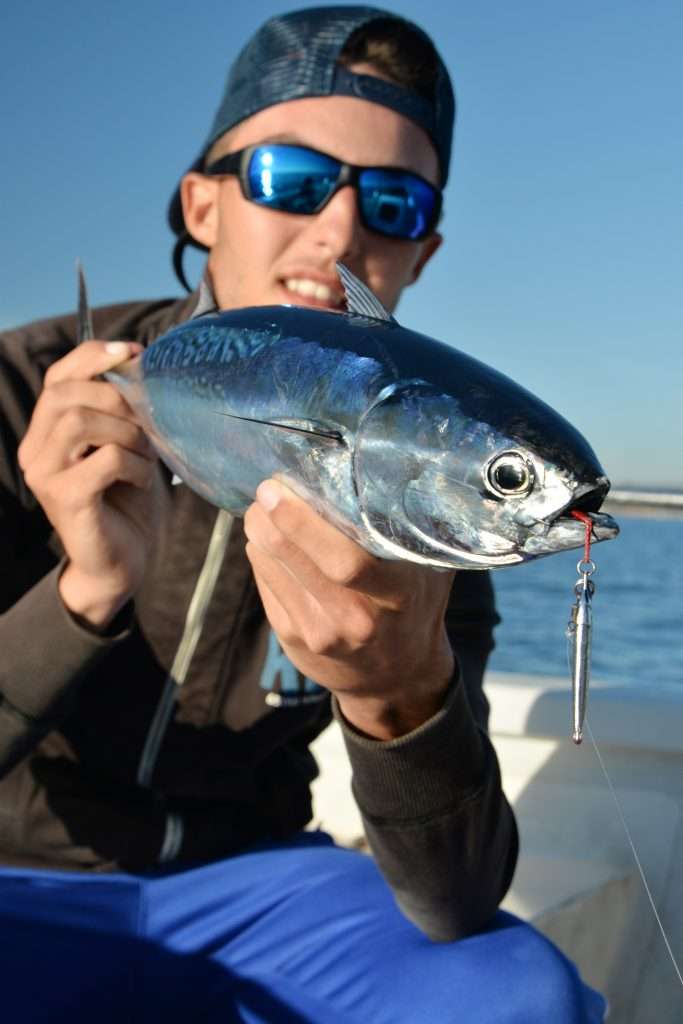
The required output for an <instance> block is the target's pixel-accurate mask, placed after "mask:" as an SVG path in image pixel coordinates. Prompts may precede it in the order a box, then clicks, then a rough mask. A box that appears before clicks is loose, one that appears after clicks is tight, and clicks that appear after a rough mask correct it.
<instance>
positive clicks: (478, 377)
mask: <svg viewBox="0 0 683 1024" xmlns="http://www.w3.org/2000/svg"><path fill="white" fill-rule="evenodd" d="M339 272H340V276H341V277H342V280H343V282H344V284H345V287H346V292H347V304H348V305H349V310H350V311H349V312H348V313H334V312H324V311H319V310H314V309H310V308H298V307H293V306H271V307H256V308H248V309H237V310H231V311H228V312H223V313H218V314H215V315H213V314H212V315H207V316H203V317H199V318H197V319H196V320H192V321H189V322H188V323H185V324H183V325H181V326H180V327H178V328H176V329H174V330H172V331H170V332H169V333H168V334H166V335H165V336H163V337H161V338H159V339H158V340H157V341H156V342H154V344H153V345H151V346H150V347H149V348H148V349H147V350H146V351H145V352H144V353H142V355H141V356H138V357H136V358H135V359H133V360H131V361H129V362H128V363H126V364H124V365H123V366H121V367H117V368H116V369H115V370H113V371H111V372H110V373H108V374H107V375H106V376H107V378H108V379H109V380H110V381H112V382H113V383H114V384H115V385H116V386H117V387H118V388H119V389H120V390H121V392H122V393H123V394H124V396H125V397H126V399H127V401H128V402H129V404H130V405H131V406H132V407H133V409H134V410H135V411H136V413H137V415H138V417H139V419H140V421H141V422H142V424H143V425H144V427H145V429H146V430H147V432H148V433H149V436H150V438H151V439H152V441H153V443H154V444H155V446H156V448H157V450H158V452H159V454H160V456H161V458H162V459H163V460H164V462H165V463H166V464H167V465H168V467H169V468H170V469H171V470H172V472H173V473H175V474H177V476H179V477H180V478H181V480H183V481H184V482H185V483H186V484H187V485H188V486H190V487H191V488H193V489H194V490H195V491H197V493H199V494H200V495H202V496H203V497H204V498H206V499H207V500H208V501H210V502H212V503H213V504H215V505H218V506H220V507H222V508H226V509H228V510H229V511H230V512H232V513H233V514H235V515H241V514H242V513H243V512H244V511H245V509H246V508H247V507H248V505H249V504H250V503H251V502H252V500H253V498H254V493H255V490H256V488H257V486H258V484H259V483H260V482H261V481H262V480H264V479H265V478H267V477H272V476H275V477H278V478H279V479H281V480H282V481H283V482H285V483H286V484H288V485H289V486H290V487H291V488H292V489H293V490H295V491H296V492H297V493H299V494H300V495H301V496H302V497H304V498H305V499H306V500H307V501H309V502H310V503H311V504H312V505H313V506H314V507H315V508H316V509H317V510H318V511H319V512H321V513H322V514H323V515H324V516H325V517H326V518H328V519H329V520H330V521H331V522H333V523H335V524H336V525H337V526H339V527H340V528H341V529H342V530H343V531H344V532H346V533H347V534H348V535H349V536H351V537H353V538H354V539H355V540H357V541H358V542H359V543H360V544H362V545H363V546H364V547H365V548H366V549H367V550H369V551H371V552H372V553H373V554H376V555H378V556H380V557H385V558H405V559H409V560H412V561H415V562H419V563H423V564H426V565H432V566H437V567H446V568H470V569H485V568H494V567H498V566H504V565H512V564H515V563H519V562H524V561H528V560H529V559H533V558H537V557H540V556H543V555H548V554H552V553H553V552H555V551H559V550H564V549H567V548H572V547H580V545H581V542H582V537H583V528H582V526H581V524H580V523H578V522H576V521H574V520H573V519H571V517H570V516H569V515H568V512H569V511H570V510H571V509H572V508H576V507H579V508H581V509H583V510H584V511H585V512H587V513H588V514H589V515H590V517H591V521H592V523H593V535H594V539H595V540H605V539H609V538H611V537H614V536H616V534H617V532H618V529H617V526H616V524H615V523H614V521H613V520H612V519H611V517H609V516H607V515H604V514H601V513H599V512H598V509H599V507H600V505H601V503H602V500H603V498H604V496H605V495H606V493H607V491H608V489H609V481H608V480H607V478H606V476H605V474H604V472H603V470H602V468H601V466H600V464H599V462H598V460H597V458H596V456H595V454H594V452H593V451H592V449H591V448H590V446H589V445H588V443H587V442H586V440H585V439H584V438H583V437H582V436H581V435H580V434H579V433H578V432H577V431H576V430H575V429H574V427H572V426H571V425H570V424H569V423H568V422H567V421H566V420H565V419H563V418H562V417H561V416H559V415H558V414H557V413H556V412H554V410H552V409H551V408H549V407H548V406H547V405H545V403H543V402H541V401H540V400H539V399H537V398H535V397H534V396H533V395H531V394H530V393H529V392H527V391H525V390H524V389H523V388H521V387H520V386H519V385H517V384H515V383H514V382H513V381H511V380H510V379H509V378H507V377H505V376H503V375H502V374H500V373H498V372H497V371H496V370H494V369H492V368H490V367H488V366H485V365H484V364H483V363H480V362H479V361H478V360H476V359H473V358H472V357H471V356H469V355H466V354H465V353H463V352H459V351H457V350H456V349H454V348H451V347H450V346H448V345H445V344H443V343H441V342H439V341H436V340H435V339H433V338H429V337H426V336H424V335H421V334H418V333H416V332H414V331H411V330H407V329H405V328H403V327H401V326H400V325H399V324H398V323H397V322H396V321H395V320H394V319H393V317H391V316H390V315H389V314H388V313H386V311H385V310H383V308H382V307H381V305H380V304H379V302H378V300H377V299H376V298H375V296H373V294H372V293H371V292H370V291H369V290H368V289H367V288H366V287H365V285H363V284H362V282H360V281H358V280H357V279H356V278H354V277H353V275H351V274H350V272H349V271H348V270H346V268H343V267H341V266H340V267H339Z"/></svg>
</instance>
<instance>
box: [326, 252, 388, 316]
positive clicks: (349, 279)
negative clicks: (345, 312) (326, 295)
mask: <svg viewBox="0 0 683 1024" xmlns="http://www.w3.org/2000/svg"><path fill="white" fill-rule="evenodd" d="M337 273H338V274H339V278H340V280H341V283H342V284H343V285H344V294H345V296H346V305H347V306H348V307H349V313H357V314H358V315H359V316H368V317H371V318H372V319H373V320H387V321H389V323H394V324H395V323H396V320H395V319H394V317H393V316H392V315H391V313H390V312H389V311H388V310H386V309H385V308H384V306H383V305H382V303H381V302H380V301H379V299H378V298H377V296H376V295H375V294H374V292H371V291H370V289H369V288H368V286H367V285H366V284H363V282H362V281H361V280H360V278H358V277H356V275H355V274H352V273H351V271H350V270H349V268H348V267H345V266H344V264H343V263H340V262H339V260H337Z"/></svg>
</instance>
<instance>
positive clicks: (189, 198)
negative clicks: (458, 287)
mask: <svg viewBox="0 0 683 1024" xmlns="http://www.w3.org/2000/svg"><path fill="white" fill-rule="evenodd" d="M278 141H279V142H293V143H297V144H299V145H304V146H309V147H311V148H313V149H318V150H321V151H322V152H324V153H328V154H329V155H330V156H333V157H336V158H337V159H339V160H342V161H344V162H347V163H351V164H360V165H369V166H373V165H375V166H394V167H401V168H404V169H407V170H411V171H415V172H416V173H417V174H420V175H422V177H424V178H427V180H429V181H431V182H433V183H434V184H437V183H438V180H439V178H438V160H437V156H436V152H435V150H434V148H433V146H432V144H431V142H430V141H429V139H428V138H427V136H426V134H425V133H424V132H423V131H422V129H421V128H419V127H418V126H417V125H415V124H414V123H413V122H412V121H409V120H408V119H407V118H405V117H402V116H401V115H400V114H397V113H395V112H394V111H392V110H389V109H387V108H386V107H381V106H378V105H377V104H374V103H369V102H367V101H365V100H360V99H356V98H355V97H346V96H329V97H320V98H310V99H301V100H293V101H289V102H287V103H280V104H278V105H277V106H273V107H268V108H267V109H266V110H263V111H261V112H259V113H258V114H255V115H254V116H253V117H250V118H249V119H248V120H246V121H244V122H242V123H241V124H239V125H238V126H237V127H236V128H234V129H233V130H232V131H231V132H229V133H228V134H227V135H226V136H224V137H223V139H222V140H220V143H219V144H218V146H217V147H215V148H214V150H213V152H212V157H214V158H217V157H218V156H223V155H224V154H226V153H229V152H230V153H231V152H235V151H236V150H239V149H242V148H243V147H244V146H248V145H251V144H253V143H261V142H278ZM181 194H182V197H183V206H184V211H185V220H186V224H187V226H188V230H189V231H190V232H191V234H193V235H194V236H195V237H197V238H198V240H199V241H201V242H203V244H204V245H206V246H207V247H208V248H209V250H210V252H209V262H208V266H209V272H210V275H211V281H212V284H213V288H214V292H215V295H216V299H217V301H218V305H219V306H220V308H221V309H230V308H239V307H242V306H261V305H271V304H272V305H276V304H280V303H291V304H294V305H306V306H314V307H317V308H323V309H324V308H330V307H331V308H337V309H338V308H340V306H341V303H342V292H341V289H340V284H339V279H338V276H337V273H336V271H335V261H336V260H341V261H342V262H343V263H345V264H346V265H347V266H348V267H349V268H350V269H351V270H352V271H353V273H354V274H356V275H357V276H358V277H360V278H361V279H362V280H363V281H364V282H365V283H366V284H367V285H369V287H370V288H371V289H372V291H373V292H374V293H375V294H376V295H377V296H378V297H379V298H380V299H381V301H382V302H383V303H384V305H385V306H386V307H387V308H388V309H390V310H391V309H393V308H394V307H395V305H396V303H397V302H398V298H399V296H400V294H401V291H402V289H403V288H404V287H405V286H406V285H409V284H411V283H412V282H413V281H415V280H416V279H417V277H418V275H419V273H420V271H421V270H422V267H423V266H424V264H425V263H426V262H427V260H428V259H429V257H430V256H431V255H432V253H433V252H434V251H435V250H436V249H437V248H438V245H439V243H440V237H439V236H438V235H434V236H432V237H430V238H428V239H426V240H425V241H422V242H409V241H399V240H392V239H389V238H385V237H383V236H381V235H378V234H376V233H374V232H372V231H369V230H368V229H367V228H365V227H364V226H363V225H362V223H361V221H360V218H359V215H358V208H357V200H356V193H355V191H354V190H353V188H351V187H350V186H348V187H346V188H342V189H341V190H340V191H339V192H337V193H336V195H334V196H333V197H332V199H331V200H330V201H329V202H328V204H327V206H325V207H324V208H323V209H322V210H321V211H320V212H319V213H317V214H313V215H308V216H305V215H299V214H296V215H295V214H290V213H283V212H280V211H276V210H269V209H266V208H264V207H259V206H257V205H256V204H254V203H252V202H249V201H248V200H246V199H244V198H243V196H242V192H241V189H240V184H239V181H238V179H237V178H236V177H233V176H230V177H225V178H207V177H204V176H203V175H198V174H189V175H187V176H186V178H185V179H184V181H183V185H182V190H181ZM342 308H343V306H342Z"/></svg>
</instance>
